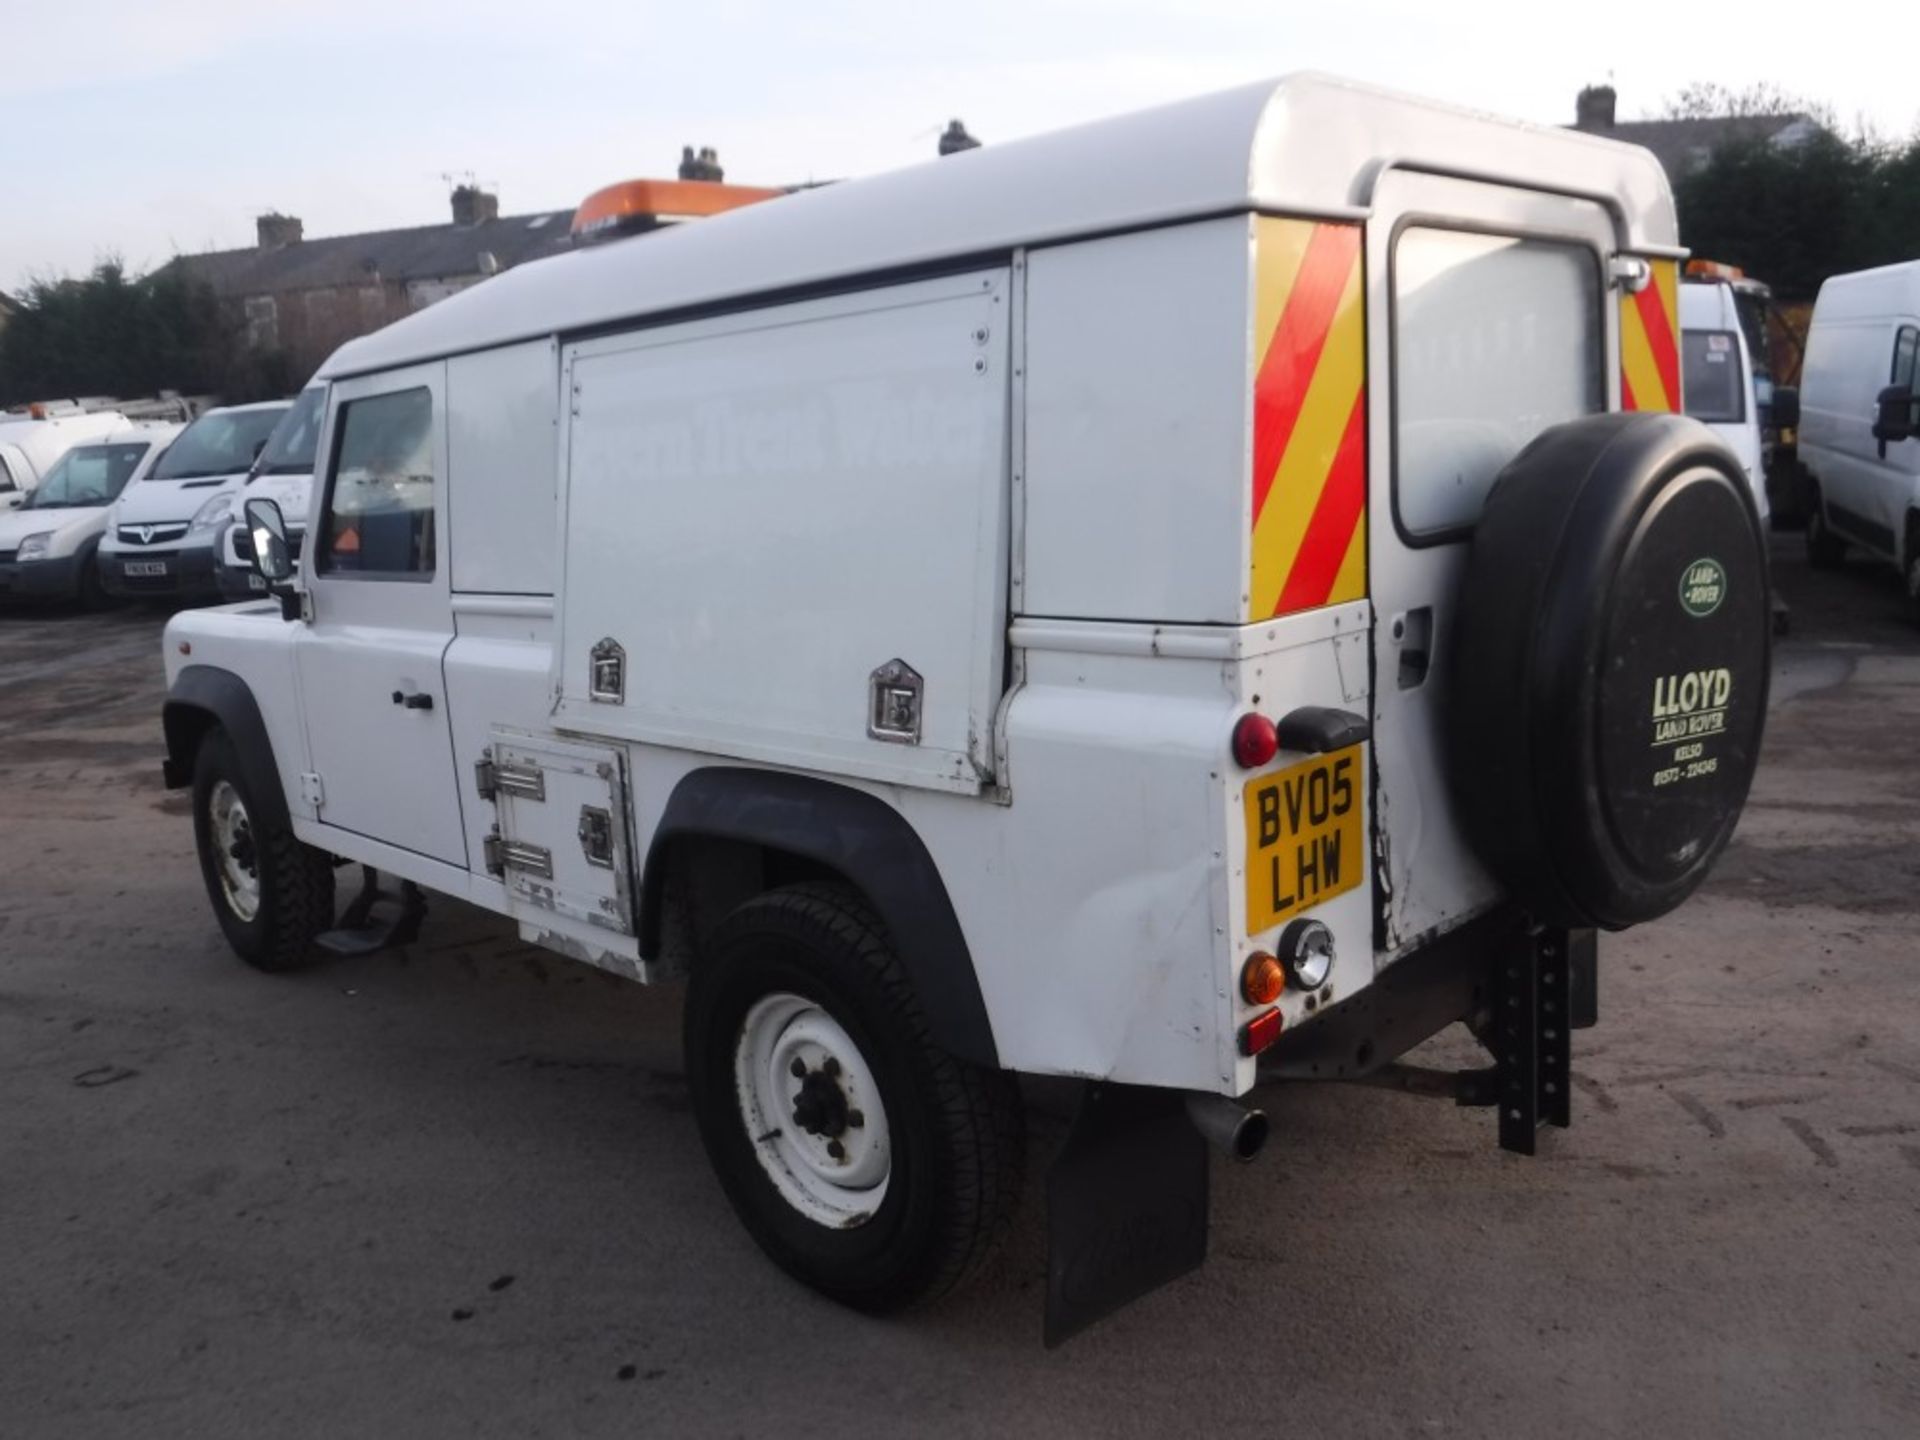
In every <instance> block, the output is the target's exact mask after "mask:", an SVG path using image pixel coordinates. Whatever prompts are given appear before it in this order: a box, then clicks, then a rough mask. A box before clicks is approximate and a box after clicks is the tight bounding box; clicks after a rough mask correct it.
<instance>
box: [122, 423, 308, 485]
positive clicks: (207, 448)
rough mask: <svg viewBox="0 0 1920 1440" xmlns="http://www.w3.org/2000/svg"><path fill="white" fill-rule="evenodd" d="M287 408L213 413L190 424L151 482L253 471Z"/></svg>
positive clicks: (158, 467)
mask: <svg viewBox="0 0 1920 1440" xmlns="http://www.w3.org/2000/svg"><path fill="white" fill-rule="evenodd" d="M286 413H287V407H285V406H278V405H276V406H271V407H268V408H264V409H260V410H213V411H209V412H208V413H207V414H205V415H202V416H201V417H200V418H199V419H198V420H196V421H194V422H193V424H191V425H189V426H188V427H187V428H186V430H185V431H184V432H183V433H182V434H181V436H180V438H179V439H178V440H176V441H174V442H173V448H172V449H171V450H169V451H167V453H166V455H165V457H164V458H163V459H162V460H161V461H160V463H159V464H158V465H156V466H154V467H153V474H151V475H150V476H148V477H147V478H148V479H150V480H195V479H199V478H202V477H204V476H208V475H238V474H240V473H241V472H243V471H245V470H247V469H249V468H251V466H252V465H253V461H254V457H255V456H256V455H258V454H259V453H260V447H261V446H262V445H264V444H266V441H267V437H268V436H269V435H271V434H272V433H273V427H274V426H276V425H278V424H279V423H280V418H281V417H282V416H283V415H285V414H286Z"/></svg>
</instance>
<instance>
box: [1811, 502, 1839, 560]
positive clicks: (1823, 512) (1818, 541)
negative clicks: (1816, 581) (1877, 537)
mask: <svg viewBox="0 0 1920 1440" xmlns="http://www.w3.org/2000/svg"><path fill="white" fill-rule="evenodd" d="M1846 558H1847V542H1846V541H1844V540H1842V539H1841V538H1840V537H1839V536H1838V535H1836V534H1834V533H1833V530H1832V528H1831V527H1830V526H1829V525H1828V524H1827V502H1826V501H1825V500H1824V499H1823V498H1822V497H1821V495H1820V492H1819V491H1818V490H1817V489H1816V490H1815V491H1814V492H1813V495H1812V497H1811V500H1810V503H1809V505H1808V508H1807V564H1809V565H1811V566H1812V567H1813V568H1814V569H1816V570H1837V569H1839V568H1840V566H1841V565H1842V564H1843V563H1845V561H1846Z"/></svg>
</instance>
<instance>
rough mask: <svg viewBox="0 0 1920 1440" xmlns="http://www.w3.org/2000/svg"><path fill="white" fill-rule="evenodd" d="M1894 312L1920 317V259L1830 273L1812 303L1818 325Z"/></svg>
mask: <svg viewBox="0 0 1920 1440" xmlns="http://www.w3.org/2000/svg"><path fill="white" fill-rule="evenodd" d="M1892 315H1905V316H1910V317H1911V316H1920V260H1903V261H1901V262H1900V263H1899V264H1898V265H1881V266H1879V267H1878V268H1876V269H1873V270H1855V271H1854V272H1853V273H1852V274H1850V275H1834V276H1831V277H1829V278H1828V280H1827V281H1826V283H1825V284H1823V285H1822V286H1821V287H1820V294H1819V295H1818V296H1817V297H1816V298H1815V300H1814V304H1813V320H1814V323H1815V324H1816V325H1824V324H1828V323H1830V322H1832V321H1835V320H1862V319H1866V320H1882V319H1886V318H1887V317H1889V316H1892Z"/></svg>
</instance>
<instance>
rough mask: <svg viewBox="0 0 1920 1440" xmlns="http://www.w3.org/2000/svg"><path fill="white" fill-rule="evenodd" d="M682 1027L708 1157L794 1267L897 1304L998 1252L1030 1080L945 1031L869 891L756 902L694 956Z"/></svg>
mask: <svg viewBox="0 0 1920 1440" xmlns="http://www.w3.org/2000/svg"><path fill="white" fill-rule="evenodd" d="M685 1024H686V1055H687V1081H688V1085H689V1088H690V1089H691V1091H692V1094H693V1105H694V1113H695V1116H696V1118H697V1119H698V1121H699V1125H700V1135H701V1139H702V1140H703V1141H704V1142H705V1145H706V1149H707V1154H708V1157H709V1158H710V1159H711V1160H712V1162H713V1166H714V1170H715V1172H716V1173H717V1174H718V1176H719V1179H720V1183H721V1185H722V1187H723V1188H724V1189H725V1190H726V1192H727V1197H728V1199H729V1200H731V1201H732V1203H733V1207H734V1210H735V1211H736V1212H737V1213H738V1215H739V1217H740V1220H741V1222H742V1223H743V1224H744V1225H745V1226H746V1228H747V1230H748V1232H749V1233H750V1234H752V1236H753V1238H754V1239H755V1240H756V1241H757V1242H758V1243H759V1245H760V1247H761V1248H762V1249H763V1250H765V1251H766V1253H767V1254H768V1256H769V1257H771V1258H772V1259H773V1260H774V1262H775V1263H777V1264H778V1265H780V1266H781V1267H782V1268H783V1269H785V1270H786V1271H787V1272H788V1273H789V1274H791V1275H793V1276H794V1277H796V1278H797V1279H799V1280H802V1281H804V1282H805V1283H806V1284H808V1285H810V1286H812V1287H813V1288H814V1289H816V1290H819V1291H821V1292H822V1293H823V1294H826V1295H828V1296H830V1297H832V1298H833V1299H835V1300H839V1301H841V1302H842V1303H844V1304H847V1305H851V1306H854V1307H855V1308H857V1309H861V1310H867V1311H873V1312H883V1311H888V1310H894V1309H898V1308H900V1307H901V1306H904V1305H908V1304H911V1303H913V1302H914V1301H916V1300H921V1299H927V1298H931V1297H932V1296H935V1295H938V1294H940V1293H941V1292H943V1291H945V1290H947V1289H949V1288H951V1287H952V1286H953V1285H954V1284H955V1283H957V1282H958V1281H959V1280H961V1279H962V1278H963V1277H965V1276H966V1275H967V1274H969V1273H970V1272H971V1271H972V1270H974V1269H975V1268H976V1267H977V1266H978V1265H979V1264H980V1262H981V1261H982V1260H984V1259H985V1257H986V1256H987V1255H988V1254H989V1253H990V1252H991V1249H992V1246H993V1244H994V1242H995V1241H996V1240H997V1239H998V1238H999V1235H1000V1234H1001V1232H1002V1231H1003V1230H1004V1228H1005V1226H1006V1224H1007V1221H1008V1219H1009V1217H1010V1215H1011V1212H1012V1208H1013V1204H1014V1200H1015V1197H1016V1196H1017V1194H1018V1188H1019V1180H1020V1169H1021V1163H1022V1159H1023V1143H1022V1139H1021V1113H1020V1107H1019V1094H1018V1091H1017V1089H1016V1088H1015V1086H1014V1083H1013V1081H1012V1078H1011V1077H1010V1076H1007V1075H1004V1074H1001V1073H999V1072H995V1071H989V1070H984V1069H981V1068H979V1067H977V1066H972V1065H968V1064H966V1063H964V1062H962V1061H960V1060H958V1059H955V1058H954V1057H953V1056H952V1055H949V1054H947V1053H946V1052H945V1051H943V1050H941V1049H939V1048H938V1047H937V1046H936V1045H935V1044H934V1043H933V1040H932V1038H931V1036H930V1034H929V1031H928V1026H927V1020H926V1016H925V1014H924V1013H923V1012H922V1011H921V1009H920V1006H919V1003H918V1001H917V1000H916V999H915V997H914V994H913V991H912V988H911V987H910V986H909V984H908V983H907V980H906V977H905V974H904V973H903V971H902V969H901V967H900V964H899V961H898V959H897V958H896V957H895V955H894V953H893V949H892V946H891V944H890V942H889V940H888V938H887V936H886V933H885V931H884V929H883V927H882V926H881V924H880V922H879V920H878V918H877V917H876V916H875V915H874V914H873V912H872V911H871V910H870V909H869V908H868V907H867V906H866V905H865V903H864V902H863V901H862V900H861V899H860V898H859V896H857V895H856V894H854V893H853V892H852V891H850V890H848V889H846V888H844V887H841V886H836V885H818V884H810V885H796V886H792V887H789V888H786V889H781V890H775V891H771V892H769V893H767V894H765V895H761V896H758V897H757V898H755V899H753V900H749V901H748V902H747V903H746V904H744V905H742V906H741V907H740V908H739V909H738V910H736V911H734V912H733V914H732V915H730V916H729V917H728V918H727V919H726V920H725V921H723V922H722V923H721V925H720V926H719V928H718V930H717V931H716V932H715V935H714V938H713V942H712V944H711V946H710V947H709V949H708V952H707V954H706V955H705V956H704V957H703V959H702V961H701V963H700V964H699V965H698V966H697V967H696V968H695V970H694V974H693V978H692V982H691V984H690V985H689V987H688V992H687V1010H686V1022H685Z"/></svg>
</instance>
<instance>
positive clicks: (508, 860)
mask: <svg viewBox="0 0 1920 1440" xmlns="http://www.w3.org/2000/svg"><path fill="white" fill-rule="evenodd" d="M480 849H481V853H482V854H483V855H485V857H486V861H487V873H488V874H490V875H505V874H506V873H507V871H509V870H522V871H525V872H526V873H527V874H529V875H537V876H539V877H540V878H541V879H542V880H551V879H552V878H553V852H552V851H551V850H549V849H547V847H546V846H544V845H529V844H527V842H526V841H524V840H509V839H507V838H506V837H505V836H504V835H502V834H501V833H500V832H499V831H498V830H496V831H494V832H493V834H491V835H489V836H487V838H486V839H485V840H484V841H482V842H481V845H480Z"/></svg>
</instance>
